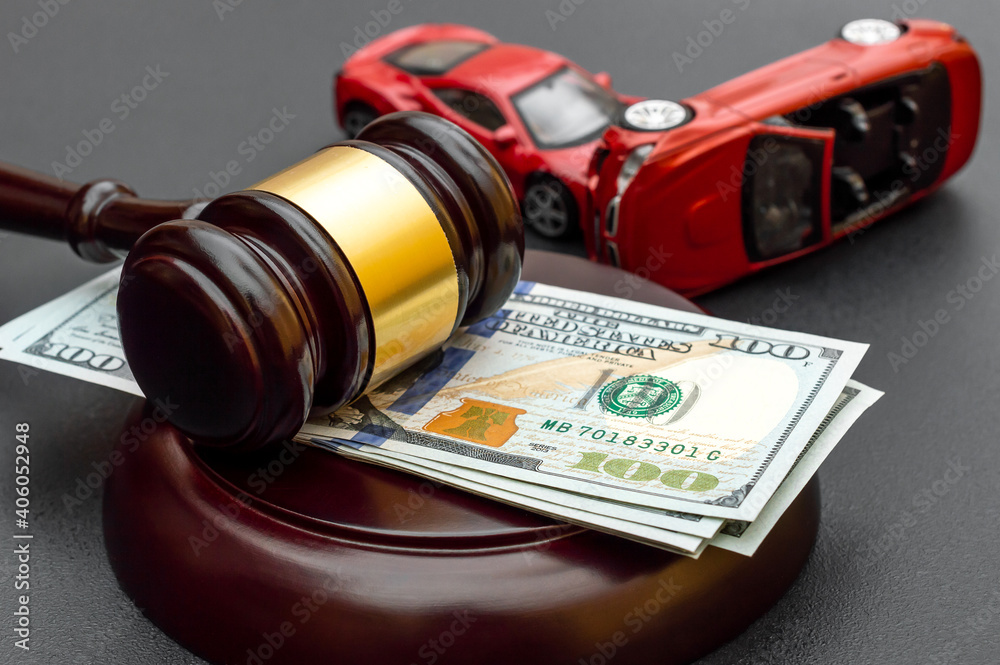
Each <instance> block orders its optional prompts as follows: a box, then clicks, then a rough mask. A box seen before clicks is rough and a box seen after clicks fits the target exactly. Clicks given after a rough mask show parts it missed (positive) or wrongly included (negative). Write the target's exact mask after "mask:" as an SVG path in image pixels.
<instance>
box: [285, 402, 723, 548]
mask: <svg viewBox="0 0 1000 665" xmlns="http://www.w3.org/2000/svg"><path fill="white" fill-rule="evenodd" d="M380 416H381V418H380ZM371 418H375V419H378V420H380V422H381V423H382V426H383V427H385V428H386V429H392V434H391V435H390V436H395V437H401V438H405V436H406V432H405V430H403V429H402V428H401V427H399V426H398V425H396V424H395V423H392V422H391V421H389V420H388V419H386V418H385V416H384V414H375V413H372V412H370V411H369V412H368V414H367V419H369V420H370V419H371ZM361 422H362V421H358V422H357V423H356V425H360V424H361ZM313 433H317V435H316V436H313ZM296 440H297V441H300V442H302V443H308V444H311V445H314V446H319V447H323V448H328V449H331V450H333V451H334V452H339V453H343V454H345V455H349V456H351V457H353V458H359V459H363V460H365V461H370V462H372V463H373V464H380V465H382V466H388V467H395V468H400V469H403V470H406V471H411V472H415V471H414V469H415V468H416V469H420V470H426V471H427V473H419V472H417V473H418V475H428V476H429V474H431V473H433V474H436V475H435V476H434V477H435V479H438V480H442V479H441V478H440V477H439V476H440V475H441V474H446V475H447V476H448V477H449V478H457V479H460V480H461V481H462V482H463V484H460V485H457V486H459V487H461V488H463V489H467V487H466V483H469V484H472V485H475V486H484V487H485V486H488V487H493V488H495V489H497V490H498V491H500V492H504V493H507V494H511V495H517V496H527V497H531V498H532V499H537V500H541V501H543V502H546V503H549V504H553V505H559V506H563V507H564V508H567V509H569V510H570V511H578V512H584V513H588V514H592V515H599V516H601V517H603V518H608V519H613V520H617V521H619V522H631V523H634V524H640V525H643V526H645V527H652V528H656V529H665V530H668V531H671V532H676V533H683V534H687V535H691V536H697V537H699V538H706V539H707V538H712V537H713V536H715V535H716V534H717V533H718V532H719V530H720V529H721V528H722V526H723V524H724V522H725V520H722V519H720V518H718V517H704V516H701V515H690V514H684V513H678V512H675V511H669V510H657V509H655V508H647V507H643V506H635V505H632V504H623V503H618V502H616V501H613V500H610V499H608V498H606V497H605V496H603V494H604V492H603V488H601V487H597V488H595V491H594V493H592V494H589V495H583V494H575V493H573V492H565V491H562V490H558V489H554V488H551V487H547V486H545V485H535V484H532V483H527V482H524V481H520V480H513V479H510V478H505V477H502V476H496V475H493V474H489V473H486V472H483V471H477V470H475V469H469V468H466V467H456V466H452V465H449V464H445V463H441V462H435V461H433V460H426V459H421V458H418V457H412V456H410V455H407V454H405V453H399V452H394V451H392V450H386V449H383V448H380V447H377V446H369V445H365V444H364V443H361V442H360V441H351V440H343V439H328V438H324V436H323V433H322V430H321V428H316V427H313V426H310V425H306V426H304V427H303V428H302V430H300V432H299V434H298V435H297V436H296ZM442 482H445V483H446V484H452V483H450V482H448V481H446V480H442ZM470 491H476V493H479V494H482V492H479V491H478V490H470ZM508 503H510V501H508ZM522 505H525V504H522ZM526 507H528V506H526ZM529 509H532V508H530V507H529ZM556 513H557V511H555V510H552V509H549V510H547V511H545V514H547V515H550V516H554V515H556ZM560 516H561V517H563V518H564V519H566V520H567V521H574V518H573V516H572V514H571V513H569V512H567V513H565V514H561V515H560ZM576 523H580V521H579V519H577V520H576Z"/></svg>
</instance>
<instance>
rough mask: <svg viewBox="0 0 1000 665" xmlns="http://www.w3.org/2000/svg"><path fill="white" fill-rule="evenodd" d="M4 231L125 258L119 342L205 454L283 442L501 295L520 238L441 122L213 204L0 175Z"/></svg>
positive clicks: (462, 136) (384, 123) (145, 385)
mask: <svg viewBox="0 0 1000 665" xmlns="http://www.w3.org/2000/svg"><path fill="white" fill-rule="evenodd" d="M0 227H3V228H7V229H10V230H13V231H18V232H22V233H27V234H31V235H37V236H43V237H47V238H53V239H60V240H65V241H68V242H69V244H70V246H71V247H72V248H73V249H74V251H76V253H77V254H79V255H80V256H81V257H83V258H84V259H87V260H90V261H97V262H105V261H113V260H116V259H118V258H121V257H122V256H126V255H127V257H126V260H125V265H124V266H123V269H122V276H121V284H120V288H119V293H118V317H119V327H120V333H121V341H122V346H123V348H124V351H125V356H126V358H127V359H128V362H129V365H130V367H131V369H132V373H133V375H134V376H135V379H136V381H137V382H138V384H139V386H140V388H142V391H143V393H144V394H145V395H146V396H147V398H149V399H156V398H159V399H169V400H172V401H173V402H174V403H176V404H178V405H179V406H178V408H177V409H176V411H175V412H174V414H173V415H172V417H171V422H172V423H173V424H174V425H176V426H177V427H178V428H179V429H180V430H181V431H182V432H184V433H185V434H187V435H188V436H190V437H191V438H193V439H195V440H196V441H198V442H199V443H204V444H208V445H216V446H230V447H237V448H243V449H248V448H255V447H258V446H260V445H263V444H265V443H268V442H273V441H278V440H281V439H284V438H287V437H290V436H292V435H294V434H295V432H296V431H298V429H299V428H300V427H301V426H302V424H303V422H304V421H305V420H306V418H307V417H309V416H310V415H311V414H312V415H318V414H322V413H329V412H330V411H333V410H335V409H337V408H339V407H340V406H343V405H344V404H347V403H348V402H350V401H351V400H353V399H355V398H356V397H358V396H360V395H361V394H363V393H364V392H365V391H366V390H369V389H371V388H373V387H375V386H377V385H378V384H379V383H381V382H382V381H384V380H385V379H387V378H389V377H390V376H392V375H393V374H395V373H397V372H399V371H400V370H402V369H404V368H405V367H407V366H408V365H411V364H412V363H414V362H415V361H417V360H419V359H420V358H422V357H424V356H425V355H426V354H428V353H430V352H431V351H433V350H434V349H436V348H437V347H439V346H440V345H441V344H442V343H443V342H444V341H445V340H447V339H448V337H449V336H450V335H451V334H452V333H453V332H454V331H455V330H456V329H457V328H458V327H460V326H464V325H469V324H471V323H474V322H476V321H478V320H481V319H483V318H485V317H487V316H489V315H490V314H492V313H493V312H495V311H496V310H497V309H499V307H500V306H501V305H502V304H503V303H504V302H505V301H506V300H507V298H508V297H509V296H510V294H511V292H512V291H513V289H514V286H515V284H516V283H517V280H518V278H519V276H520V272H521V260H522V256H523V253H524V236H523V231H522V226H521V219H520V213H519V209H518V206H517V203H516V200H515V198H514V195H513V193H512V191H511V188H510V183H509V181H508V180H507V178H506V176H505V175H504V173H503V171H502V170H501V169H500V167H499V165H498V164H497V163H496V161H495V160H494V159H493V157H492V156H491V155H490V154H489V153H488V152H487V151H486V150H485V149H484V148H483V147H482V146H481V145H480V144H479V143H478V142H476V141H475V140H474V139H473V138H472V137H470V136H469V135H468V134H466V133H465V132H464V131H463V130H461V129H460V128H458V127H457V126H455V125H453V124H452V123H450V122H448V121H446V120H443V119H441V118H438V117H435V116H431V115H428V114H424V113H410V112H407V113H396V114H392V115H389V116H385V117H383V118H380V119H379V120H377V121H375V122H373V123H372V124H370V125H369V126H368V127H367V128H365V130H364V131H362V132H361V134H360V135H359V136H358V138H357V139H356V140H353V141H344V142H341V143H337V144H334V145H332V146H330V147H328V148H325V149H323V150H321V151H320V152H318V153H316V154H315V155H313V156H311V157H309V158H307V159H305V160H303V161H302V162H299V163H298V164H296V165H294V166H291V167H289V168H287V169H285V170H284V171H281V172H280V173H277V174H275V175H273V176H271V177H270V178H267V179H266V180H264V181H262V182H260V183H257V184H256V185H254V186H253V187H251V188H249V189H246V190H244V191H240V192H236V193H233V194H226V195H224V196H221V197H219V198H217V199H215V200H213V201H211V202H210V203H208V204H203V203H196V202H190V201H186V202H174V201H151V200H145V199H141V198H138V197H137V196H136V195H135V192H133V191H132V190H131V189H130V188H129V187H127V186H126V185H124V184H122V183H120V182H117V181H113V180H100V181H97V182H92V183H90V184H87V185H84V186H82V187H81V186H75V185H69V184H67V183H64V182H61V181H58V180H55V179H53V178H51V177H48V176H45V175H42V174H39V173H33V172H30V171H26V170H23V169H19V168H15V167H10V166H5V165H2V164H0Z"/></svg>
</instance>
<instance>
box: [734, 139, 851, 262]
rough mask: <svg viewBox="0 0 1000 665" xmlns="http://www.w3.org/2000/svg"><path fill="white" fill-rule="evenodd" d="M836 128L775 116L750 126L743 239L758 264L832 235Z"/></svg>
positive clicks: (813, 245)
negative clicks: (832, 170) (781, 118)
mask: <svg viewBox="0 0 1000 665" xmlns="http://www.w3.org/2000/svg"><path fill="white" fill-rule="evenodd" d="M833 139H834V132H833V131H832V130H829V129H815V128H807V127H799V126H795V125H791V124H788V123H785V122H783V121H781V120H779V119H775V120H774V121H772V122H771V123H765V122H759V123H753V124H752V125H751V139H750V143H749V146H748V148H747V155H746V161H745V162H744V167H743V175H744V177H743V192H742V218H743V241H744V245H745V247H746V252H747V258H748V259H749V261H750V263H751V264H757V265H758V266H759V267H763V266H764V265H770V264H774V263H780V262H783V261H786V260H789V259H792V258H795V257H797V256H800V255H802V254H804V253H806V252H808V251H810V250H811V249H815V248H816V247H818V246H820V245H821V244H823V243H825V242H828V241H829V240H830V178H831V162H832V155H833Z"/></svg>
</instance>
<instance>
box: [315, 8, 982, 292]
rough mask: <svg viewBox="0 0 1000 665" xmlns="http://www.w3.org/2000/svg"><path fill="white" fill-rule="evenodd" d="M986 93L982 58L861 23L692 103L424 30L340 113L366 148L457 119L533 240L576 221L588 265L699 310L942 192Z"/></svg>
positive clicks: (342, 91)
mask: <svg viewBox="0 0 1000 665" xmlns="http://www.w3.org/2000/svg"><path fill="white" fill-rule="evenodd" d="M981 88H982V83H981V76H980V70H979V63H978V60H977V58H976V55H975V52H974V51H973V50H972V48H971V47H970V46H969V44H968V43H967V42H966V41H965V40H964V39H963V38H962V37H961V36H959V35H958V34H957V33H956V32H955V30H954V29H953V28H951V27H950V26H947V25H945V24H942V23H937V22H933V21H926V20H912V21H907V22H905V23H902V24H898V25H897V24H893V23H890V22H888V21H882V20H878V19H863V20H860V21H853V22H851V23H849V24H848V25H846V26H845V27H844V28H843V29H842V31H841V35H840V36H839V37H838V38H837V39H834V40H831V41H830V42H827V43H826V44H823V45H821V46H818V47H816V48H813V49H811V50H808V51H805V52H803V53H800V54H797V55H794V56H792V57H789V58H786V59H784V60H781V61H779V62H776V63H774V64H771V65H768V66H766V67H763V68H761V69H758V70H757V71H754V72H751V73H749V74H745V75H743V76H741V77H739V78H737V79H734V80H732V81H730V82H728V83H726V84H723V85H721V86H718V87H716V88H714V89H712V90H709V91H707V92H705V93H702V94H700V95H696V96H694V97H691V98H689V99H686V100H683V101H682V102H680V103H676V102H671V101H666V100H643V99H641V98H637V97H628V96H624V95H620V94H618V93H616V92H614V91H613V90H612V89H611V87H610V78H609V77H608V75H607V74H597V75H590V74H588V73H587V72H585V71H583V70H582V69H580V68H579V67H578V66H576V65H574V64H573V63H571V62H569V61H568V60H566V59H565V58H563V57H561V56H559V55H556V54H554V53H550V52H547V51H542V50H538V49H534V48H529V47H526V46H516V45H511V44H503V43H501V42H499V41H498V40H497V39H496V38H494V37H493V36H491V35H489V34H486V33H484V32H482V31H479V30H476V29H474V28H469V27H465V26H457V25H423V26H415V27H412V28H407V29H404V30H400V31H398V32H395V33H392V34H389V35H387V36H385V37H382V38H380V39H377V40H375V41H373V42H372V43H371V44H370V45H368V46H366V47H365V48H364V49H362V50H361V51H359V52H358V53H356V54H354V55H353V56H352V57H351V58H349V59H348V61H347V62H346V63H345V65H344V68H343V70H342V71H340V72H338V74H337V76H336V81H335V108H336V110H337V115H338V118H339V120H340V123H341V125H342V126H343V127H344V128H345V130H346V131H347V132H348V134H349V135H352V136H353V135H354V134H356V133H357V132H358V131H360V129H361V128H362V127H363V126H364V125H365V124H367V123H368V122H369V121H370V120H372V119H374V118H375V117H376V116H378V115H381V114H384V113H389V112H392V111H399V110H422V111H428V112H431V113H435V114H437V115H441V116H444V117H446V118H448V119H449V120H452V121H453V122H455V123H457V124H459V125H460V126H461V127H463V128H464V129H466V130H467V131H468V132H469V133H471V134H472V135H473V136H475V137H476V138H477V139H479V140H480V141H481V142H482V143H483V144H484V145H485V146H486V147H487V148H488V149H489V150H490V151H491V152H492V153H493V154H494V155H495V156H496V157H497V159H498V161H499V162H500V164H501V165H502V166H503V167H504V169H505V170H506V171H507V174H508V175H509V176H510V179H511V181H512V184H513V186H514V189H515V192H517V194H518V196H519V197H520V198H521V201H522V207H523V211H524V217H525V222H526V223H527V224H528V225H529V226H530V227H532V228H534V229H535V230H536V231H537V232H539V233H541V234H542V235H545V236H548V237H560V236H564V235H567V234H569V233H570V232H572V231H573V230H575V229H576V228H577V226H578V225H579V227H582V228H583V231H584V238H585V242H586V245H587V251H588V253H589V255H590V257H591V258H592V259H595V260H601V261H607V262H610V263H613V264H615V265H619V266H621V267H624V268H626V269H629V270H633V271H638V272H640V273H641V272H643V271H645V272H647V273H649V275H650V276H651V278H652V279H654V280H655V281H657V282H660V283H661V284H664V285H666V286H669V287H671V288H674V289H676V290H678V291H681V292H682V293H686V294H688V295H692V294H697V293H702V292H705V291H708V290H710V289H713V288H716V287H719V286H722V285H724V284H727V283H729V282H731V281H733V280H736V279H738V278H740V277H742V276H744V275H747V274H750V273H752V272H755V271H757V270H760V269H762V268H765V267H768V266H770V265H773V264H776V263H780V262H783V261H786V260H789V259H793V258H796V257H798V256H801V255H803V254H806V253H808V252H810V251H814V250H816V249H819V248H820V247H824V246H826V245H828V244H829V243H830V242H832V241H833V240H835V239H837V238H840V237H843V236H844V235H847V234H848V233H850V232H852V231H854V230H856V229H859V228H863V227H864V226H867V225H868V224H870V223H871V222H873V221H875V220H877V219H880V218H882V217H884V216H886V215H888V214H889V213H891V212H894V211H895V210H897V209H899V208H900V207H902V206H903V205H906V204H907V203H910V202H913V201H915V200H917V199H918V198H920V197H922V196H924V195H926V194H927V193H929V192H930V191H932V190H933V189H934V188H935V187H937V186H938V185H940V184H941V183H942V182H943V181H944V180H945V179H946V178H948V177H949V176H951V175H952V174H954V173H955V172H956V171H957V170H958V169H959V168H960V167H961V166H962V165H963V164H964V163H965V162H966V161H967V160H968V158H969V156H970V154H971V152H972V148H973V146H974V145H975V141H976V135H977V133H978V129H979V115H980V106H981ZM664 259H666V260H664Z"/></svg>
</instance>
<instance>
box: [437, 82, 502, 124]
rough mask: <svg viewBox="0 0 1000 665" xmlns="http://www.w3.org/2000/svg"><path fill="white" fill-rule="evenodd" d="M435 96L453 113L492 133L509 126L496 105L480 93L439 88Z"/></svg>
mask: <svg viewBox="0 0 1000 665" xmlns="http://www.w3.org/2000/svg"><path fill="white" fill-rule="evenodd" d="M434 94H435V95H436V96H437V98H438V99H440V100H441V101H442V102H444V103H445V104H447V105H448V107H449V108H450V109H451V110H452V111H454V112H455V113H458V114H459V115H461V116H463V117H465V118H468V119H469V120H471V121H472V122H474V123H476V124H477V125H479V126H480V127H483V128H484V129H487V130H489V131H491V132H493V131H496V130H497V129H499V128H500V127H503V126H504V125H506V124H507V119H506V118H504V117H503V114H502V113H500V109H498V108H497V107H496V104H494V103H493V102H492V101H491V100H490V98H489V97H487V96H485V95H482V94H480V93H478V92H472V91H471V90H462V89H461V88H437V89H435V90H434Z"/></svg>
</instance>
